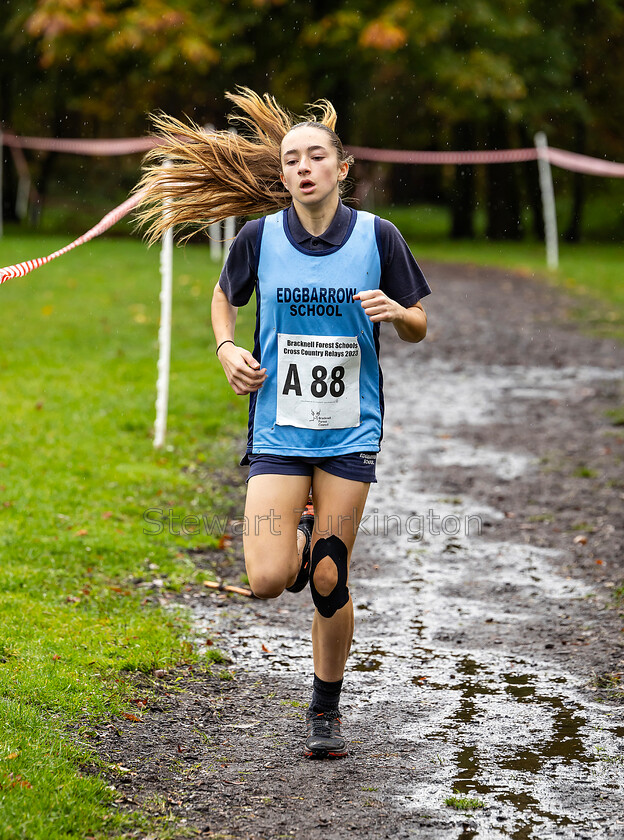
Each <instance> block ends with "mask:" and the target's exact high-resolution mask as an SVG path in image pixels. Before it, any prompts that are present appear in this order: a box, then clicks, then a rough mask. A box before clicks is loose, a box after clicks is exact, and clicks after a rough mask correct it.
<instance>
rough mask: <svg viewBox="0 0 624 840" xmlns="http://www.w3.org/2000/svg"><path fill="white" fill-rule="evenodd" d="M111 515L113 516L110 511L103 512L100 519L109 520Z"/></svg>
mask: <svg viewBox="0 0 624 840" xmlns="http://www.w3.org/2000/svg"><path fill="white" fill-rule="evenodd" d="M112 515H113V511H112V510H105V511H104V513H103V514H102V519H110V518H111V516H112Z"/></svg>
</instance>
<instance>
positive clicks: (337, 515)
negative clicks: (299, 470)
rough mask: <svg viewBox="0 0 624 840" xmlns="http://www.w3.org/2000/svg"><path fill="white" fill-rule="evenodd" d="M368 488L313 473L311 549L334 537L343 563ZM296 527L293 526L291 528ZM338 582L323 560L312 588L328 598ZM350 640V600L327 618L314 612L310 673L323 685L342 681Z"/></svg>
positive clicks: (330, 563)
mask: <svg viewBox="0 0 624 840" xmlns="http://www.w3.org/2000/svg"><path fill="white" fill-rule="evenodd" d="M369 486H370V485H369V484H366V483H364V482H361V481H350V480H348V479H345V478H338V477H337V476H335V475H330V473H326V472H323V470H321V469H318V468H317V469H315V470H314V512H315V522H314V534H313V536H312V546H313V547H314V543H315V542H316V540H317V539H318V538H319V537H325V538H327V537H329V536H330V535H331V534H333V535H335V536H337V537H338V538H339V539H340V540H342V542H343V543H344V544H345V546H346V547H347V561H348V562H349V561H350V560H351V551H352V549H353V544H354V542H355V537H356V534H357V529H358V526H359V524H360V519H361V518H362V514H363V512H364V505H365V504H366V497H367V495H368V489H369ZM295 527H296V526H295ZM337 581H338V571H337V569H336V564H335V563H334V562H333V560H332V559H331V558H330V557H326V558H323V559H322V560H321V561H320V563H319V564H318V565H317V567H316V569H315V572H314V585H315V587H316V589H317V590H318V592H319V593H320V594H321V595H329V594H330V592H331V591H332V589H333V588H334V587H335V586H336V583H337ZM352 638H353V603H352V601H351V596H349V600H348V602H347V603H346V604H345V605H344V607H342V608H341V609H339V610H337V611H336V612H335V613H334V615H333V616H332V617H331V618H325V617H323V616H322V615H321V614H320V613H319V611H318V610H316V611H315V613H314V619H313V622H312V646H313V651H314V672H315V674H316V676H317V677H319V678H320V679H321V680H324V681H326V682H337V681H338V680H341V679H342V676H343V673H344V667H345V664H346V661H347V657H348V655H349V650H350V648H351V640H352Z"/></svg>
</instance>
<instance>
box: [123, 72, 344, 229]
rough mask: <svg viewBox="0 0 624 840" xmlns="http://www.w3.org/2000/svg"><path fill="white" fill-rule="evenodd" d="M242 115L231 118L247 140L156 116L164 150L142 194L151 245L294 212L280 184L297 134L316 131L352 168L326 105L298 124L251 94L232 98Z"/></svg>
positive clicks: (151, 159)
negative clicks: (243, 219) (244, 219)
mask: <svg viewBox="0 0 624 840" xmlns="http://www.w3.org/2000/svg"><path fill="white" fill-rule="evenodd" d="M226 97H227V99H229V100H230V101H231V102H233V103H234V105H235V107H236V108H237V109H238V111H239V113H233V114H230V116H229V117H228V120H229V121H230V122H231V123H232V122H235V123H236V124H237V126H238V127H239V132H240V133H234V132H232V131H214V132H207V131H205V130H204V129H203V128H202V127H201V126H199V125H197V124H196V123H193V122H192V121H190V120H189V121H188V122H183V121H182V120H178V119H176V118H175V117H171V116H168V115H167V114H164V113H157V114H153V115H152V116H151V120H152V124H153V126H154V133H155V135H156V137H157V138H158V140H159V145H158V146H155V147H154V148H153V149H151V150H150V151H149V152H148V153H147V154H146V155H145V158H144V160H143V170H144V171H143V176H142V177H141V180H140V181H139V183H138V184H137V186H136V187H135V191H140V192H141V193H142V197H141V200H140V203H139V206H138V208H139V209H138V213H137V215H136V219H137V221H138V224H139V225H141V226H144V227H145V238H146V239H147V241H148V242H149V243H150V244H152V243H153V242H156V241H157V240H158V239H159V238H160V237H161V236H162V234H163V233H164V231H165V230H167V228H169V227H171V226H175V227H177V228H187V229H188V228H189V227H190V228H191V230H190V232H188V233H186V234H185V235H184V236H183V237H182V239H183V240H187V239H189V238H190V237H191V236H193V235H194V234H195V233H196V232H198V231H207V229H208V226H209V225H210V224H212V223H213V222H219V221H222V220H223V219H226V218H228V217H229V216H248V215H250V214H254V213H262V214H266V213H272V212H275V211H277V210H281V209H283V208H284V207H288V206H289V205H290V203H291V196H290V193H288V192H287V190H286V188H285V187H284V185H283V184H282V182H281V180H280V172H281V156H280V147H281V143H282V140H283V139H284V137H285V136H286V135H287V134H288V132H289V131H291V129H293V128H299V127H300V126H304V125H305V126H314V127H315V128H321V129H323V130H324V131H327V132H328V134H329V135H330V136H331V141H332V144H333V146H334V148H335V149H336V152H337V155H338V161H339V162H343V161H346V162H347V163H349V164H350V163H352V161H353V158H351V157H350V156H349V155H347V154H346V153H345V151H344V149H343V147H342V143H341V142H340V139H339V137H338V135H337V134H336V133H335V130H334V129H335V126H336V111H335V109H334V106H333V105H332V104H331V102H329V101H328V100H327V99H321V100H319V101H318V102H315V103H313V104H311V105H308V111H307V113H306V115H305V117H304V118H303V119H302V118H300V117H295V116H294V115H293V114H291V113H290V112H288V111H286V110H285V109H284V108H282V107H281V106H280V105H279V104H278V103H277V102H276V100H275V99H274V98H273V97H272V96H270V95H269V94H268V93H265V94H264V95H263V96H262V97H260V96H259V95H258V94H257V93H255V92H254V91H252V90H250V89H249V88H247V87H237V89H236V93H227V94H226Z"/></svg>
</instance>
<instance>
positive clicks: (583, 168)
mask: <svg viewBox="0 0 624 840" xmlns="http://www.w3.org/2000/svg"><path fill="white" fill-rule="evenodd" d="M348 151H349V152H350V154H352V155H353V156H354V157H355V158H359V159H360V160H370V161H379V162H380V163H422V164H428V163H433V164H435V163H437V164H443V163H450V164H456V165H462V164H476V163H520V162H522V161H527V160H537V157H538V151H537V149H533V148H530V149H500V150H498V151H497V150H494V151H484V152H411V151H402V150H399V149H370V148H366V147H364V146H349V148H348ZM541 154H542V155H543V157H544V158H546V159H548V160H549V161H550V163H551V164H552V165H553V166H559V167H560V168H561V169H569V170H571V171H572V172H583V173H585V174H587V175H603V176H606V177H608V178H624V163H614V162H613V161H610V160H601V159H600V158H594V157H589V156H588V155H579V154H576V152H566V151H564V150H563V149H557V148H554V147H552V146H549V147H548V148H546V149H545V150H544V151H543V152H542V153H541Z"/></svg>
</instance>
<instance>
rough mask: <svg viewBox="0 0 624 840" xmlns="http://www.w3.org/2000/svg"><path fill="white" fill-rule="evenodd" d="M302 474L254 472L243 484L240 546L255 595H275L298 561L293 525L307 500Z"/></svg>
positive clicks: (294, 573)
mask: <svg viewBox="0 0 624 840" xmlns="http://www.w3.org/2000/svg"><path fill="white" fill-rule="evenodd" d="M310 484H311V479H310V477H309V476H305V475H254V476H252V477H251V478H250V479H249V482H248V484H247V501H246V503H245V534H244V536H243V549H244V552H245V565H246V567H247V576H248V578H249V585H250V586H251V589H252V590H253V592H254V594H255V595H256V596H257V597H258V598H277V596H278V595H280V594H281V593H282V592H283V591H284V589H285V588H286V587H287V586H291V585H292V584H293V583H294V581H295V579H296V577H297V574H298V573H299V567H300V564H301V549H302V542H304V541H305V540H304V539H303V535H301V541H300V542H299V543H298V540H297V533H298V532H297V525H298V524H299V519H300V517H301V513H302V511H303V509H304V507H305V505H306V502H307V500H308V493H309V491H310Z"/></svg>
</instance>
